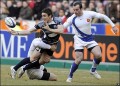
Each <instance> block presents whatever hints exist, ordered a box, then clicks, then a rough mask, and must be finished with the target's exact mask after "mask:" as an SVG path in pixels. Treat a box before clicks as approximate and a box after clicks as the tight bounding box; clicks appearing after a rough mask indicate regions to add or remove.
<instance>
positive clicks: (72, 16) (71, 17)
mask: <svg viewBox="0 0 120 86" xmlns="http://www.w3.org/2000/svg"><path fill="white" fill-rule="evenodd" d="M74 17H76V15H75V14H72V15H71V16H70V17H69V18H68V20H69V21H71V20H72V19H73V18H74Z"/></svg>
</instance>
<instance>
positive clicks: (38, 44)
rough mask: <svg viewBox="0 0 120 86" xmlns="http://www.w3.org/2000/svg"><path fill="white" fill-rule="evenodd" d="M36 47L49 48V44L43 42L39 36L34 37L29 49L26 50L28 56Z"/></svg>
mask: <svg viewBox="0 0 120 86" xmlns="http://www.w3.org/2000/svg"><path fill="white" fill-rule="evenodd" d="M37 47H39V48H43V49H50V48H51V46H50V45H49V44H46V43H44V42H43V41H42V39H41V38H35V39H34V40H33V41H32V43H31V45H30V48H29V51H28V57H30V55H31V54H32V52H33V51H34V50H35V49H36V48H37Z"/></svg>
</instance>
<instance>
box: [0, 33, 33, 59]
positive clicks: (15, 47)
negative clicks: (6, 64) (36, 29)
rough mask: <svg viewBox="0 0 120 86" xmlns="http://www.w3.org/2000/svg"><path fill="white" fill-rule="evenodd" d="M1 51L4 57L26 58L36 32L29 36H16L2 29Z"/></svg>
mask: <svg viewBox="0 0 120 86" xmlns="http://www.w3.org/2000/svg"><path fill="white" fill-rule="evenodd" d="M0 34H1V44H0V51H1V57H3V58H13V57H14V58H24V57H27V53H28V50H29V47H30V44H31V42H32V40H33V39H34V38H35V33H33V34H30V35H28V36H15V35H11V34H10V33H8V32H7V31H1V33H0Z"/></svg>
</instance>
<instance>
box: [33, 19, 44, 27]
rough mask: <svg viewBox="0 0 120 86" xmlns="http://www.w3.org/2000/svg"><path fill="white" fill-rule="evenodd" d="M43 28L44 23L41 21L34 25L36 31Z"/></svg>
mask: <svg viewBox="0 0 120 86" xmlns="http://www.w3.org/2000/svg"><path fill="white" fill-rule="evenodd" d="M43 26H44V22H43V21H41V22H39V23H38V24H36V25H35V26H34V27H35V28H36V29H41V28H42V27H43Z"/></svg>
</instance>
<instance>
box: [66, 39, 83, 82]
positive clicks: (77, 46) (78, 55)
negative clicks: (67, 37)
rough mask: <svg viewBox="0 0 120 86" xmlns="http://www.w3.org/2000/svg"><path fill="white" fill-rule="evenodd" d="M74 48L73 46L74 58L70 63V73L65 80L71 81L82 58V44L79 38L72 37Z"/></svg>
mask: <svg viewBox="0 0 120 86" xmlns="http://www.w3.org/2000/svg"><path fill="white" fill-rule="evenodd" d="M74 48H75V54H76V58H75V61H74V62H73V64H72V65H71V69H70V73H69V75H68V78H67V80H66V82H71V81H72V78H73V73H74V72H75V71H76V70H77V69H78V66H79V64H80V63H81V61H82V59H83V49H84V47H83V45H82V44H81V43H80V42H79V39H74Z"/></svg>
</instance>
